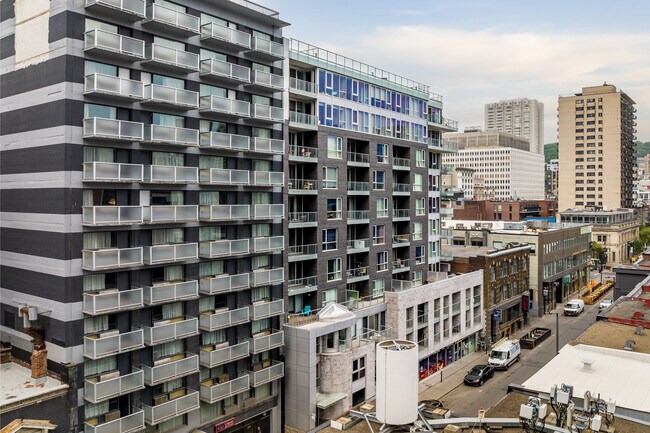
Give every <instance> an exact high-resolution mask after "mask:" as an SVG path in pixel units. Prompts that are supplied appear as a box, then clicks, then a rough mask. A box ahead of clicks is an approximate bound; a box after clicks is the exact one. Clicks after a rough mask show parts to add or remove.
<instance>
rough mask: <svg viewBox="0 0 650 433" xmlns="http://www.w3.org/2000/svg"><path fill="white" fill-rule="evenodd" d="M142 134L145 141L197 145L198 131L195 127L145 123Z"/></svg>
mask: <svg viewBox="0 0 650 433" xmlns="http://www.w3.org/2000/svg"><path fill="white" fill-rule="evenodd" d="M144 136H145V140H146V141H149V142H152V143H168V144H176V145H179V146H198V145H199V131H198V130H197V129H189V128H176V127H174V126H163V125H147V126H145V128H144Z"/></svg>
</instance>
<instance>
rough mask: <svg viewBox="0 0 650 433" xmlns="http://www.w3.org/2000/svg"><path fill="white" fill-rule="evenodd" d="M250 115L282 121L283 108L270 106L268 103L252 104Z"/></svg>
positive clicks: (256, 117)
mask: <svg viewBox="0 0 650 433" xmlns="http://www.w3.org/2000/svg"><path fill="white" fill-rule="evenodd" d="M252 116H253V117H254V118H255V119H257V120H267V121H269V122H282V121H283V120H284V110H283V109H282V108H280V107H271V106H270V105H264V104H253V114H252Z"/></svg>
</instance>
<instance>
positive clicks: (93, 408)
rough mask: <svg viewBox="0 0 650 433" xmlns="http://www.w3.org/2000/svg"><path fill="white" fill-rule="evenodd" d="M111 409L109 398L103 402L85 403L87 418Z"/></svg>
mask: <svg viewBox="0 0 650 433" xmlns="http://www.w3.org/2000/svg"><path fill="white" fill-rule="evenodd" d="M108 411H109V406H108V400H107V401H102V402H101V403H96V404H93V403H88V402H85V403H84V415H85V416H86V419H90V418H96V417H98V416H99V415H102V414H104V413H106V412H108Z"/></svg>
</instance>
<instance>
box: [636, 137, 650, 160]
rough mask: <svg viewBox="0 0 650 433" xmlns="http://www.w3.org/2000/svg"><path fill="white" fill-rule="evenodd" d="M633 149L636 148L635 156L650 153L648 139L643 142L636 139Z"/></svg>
mask: <svg viewBox="0 0 650 433" xmlns="http://www.w3.org/2000/svg"><path fill="white" fill-rule="evenodd" d="M635 150H636V157H637V158H641V157H642V156H645V155H647V154H649V153H650V141H646V142H645V143H644V142H642V141H637V142H636V143H635Z"/></svg>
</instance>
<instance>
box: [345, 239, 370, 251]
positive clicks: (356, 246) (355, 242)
mask: <svg viewBox="0 0 650 433" xmlns="http://www.w3.org/2000/svg"><path fill="white" fill-rule="evenodd" d="M369 248H370V239H352V240H348V245H347V250H348V252H350V251H351V250H355V251H356V250H358V251H364V250H368V249H369Z"/></svg>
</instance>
